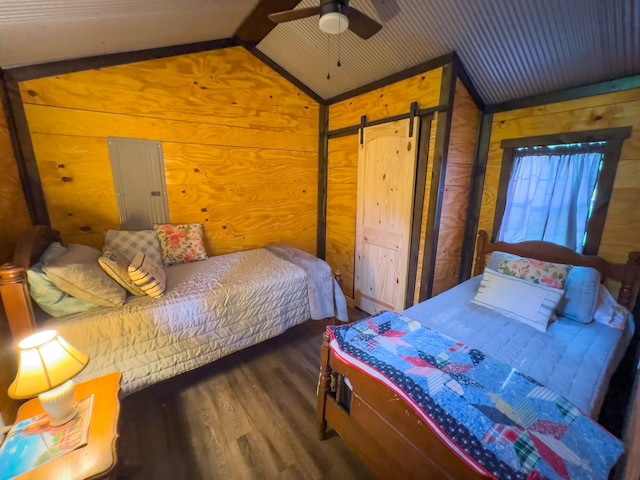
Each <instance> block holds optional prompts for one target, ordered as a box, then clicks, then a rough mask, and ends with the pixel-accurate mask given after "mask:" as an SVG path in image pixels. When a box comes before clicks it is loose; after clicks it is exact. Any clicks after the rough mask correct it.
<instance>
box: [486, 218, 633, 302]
mask: <svg viewBox="0 0 640 480" xmlns="http://www.w3.org/2000/svg"><path fill="white" fill-rule="evenodd" d="M495 251H498V252H506V253H511V254H513V255H519V256H521V257H528V258H535V259H537V260H542V261H544V262H553V263H564V264H567V265H576V266H581V267H591V268H595V269H596V270H598V271H599V272H600V275H601V282H602V283H604V282H605V281H614V282H620V290H619V292H618V298H617V300H618V303H619V304H620V305H622V306H623V307H626V308H628V309H629V310H633V307H634V303H635V299H636V297H635V295H636V294H637V283H638V282H639V281H640V252H630V253H629V259H628V261H627V263H609V262H607V261H606V260H605V259H603V258H601V257H597V256H595V255H580V254H579V253H576V252H574V251H573V250H571V249H570V248H567V247H562V246H560V245H556V244H554V243H548V242H522V243H505V242H495V243H494V242H491V241H490V240H489V235H488V234H487V232H485V231H484V230H480V231H479V232H478V244H477V248H476V262H475V268H474V271H473V274H474V275H480V274H481V273H482V272H483V271H484V267H485V261H486V258H487V255H488V254H490V253H491V252H495Z"/></svg>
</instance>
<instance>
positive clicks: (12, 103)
mask: <svg viewBox="0 0 640 480" xmlns="http://www.w3.org/2000/svg"><path fill="white" fill-rule="evenodd" d="M5 82H6V83H5V85H6V92H7V99H8V103H7V105H8V108H9V114H10V118H9V119H7V121H8V122H9V126H10V131H12V137H14V138H15V140H16V142H15V144H14V154H15V156H16V161H17V163H18V170H19V172H20V179H21V181H22V190H23V192H24V195H25V198H26V201H27V206H28V208H29V215H30V216H31V222H32V223H33V224H34V225H48V226H50V225H51V221H50V219H49V212H48V210H47V204H46V201H45V197H44V191H43V189H42V182H41V180H40V174H39V172H38V164H37V161H36V156H35V152H34V149H33V144H32V142H31V135H30V132H29V125H28V123H27V116H26V112H25V110H24V106H23V104H22V99H21V97H20V86H19V84H18V81H17V80H16V79H15V77H14V76H13V74H12V73H11V71H6V72H5Z"/></svg>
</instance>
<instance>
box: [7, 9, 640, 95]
mask: <svg viewBox="0 0 640 480" xmlns="http://www.w3.org/2000/svg"><path fill="white" fill-rule="evenodd" d="M318 1H319V0H304V1H303V2H301V4H300V5H299V8H303V7H308V6H314V5H317V3H318ZM257 3H258V0H233V1H223V0H0V66H1V67H2V68H8V67H14V66H19V65H30V64H35V63H41V62H50V61H55V60H63V59H70V58H78V57H85V56H95V55H101V54H105V53H116V52H123V51H131V50H140V49H146V48H153V47H160V46H168V45H176V44H183V43H192V42H198V41H204V40H215V39H220V38H227V37H230V36H232V35H233V33H234V32H235V30H236V29H237V27H238V26H239V25H240V24H241V23H242V21H243V20H244V19H245V18H246V17H247V16H248V15H249V13H250V12H251V11H252V9H253V8H254V7H255V5H256V4H257ZM351 4H352V6H354V7H356V8H358V9H360V10H362V11H363V12H365V13H367V14H368V15H370V16H372V17H374V18H376V19H377V20H379V21H380V22H381V23H382V24H383V29H382V31H381V32H379V33H378V34H377V35H375V36H374V37H372V38H371V39H369V40H361V39H360V38H358V37H357V36H355V35H354V34H353V33H351V32H346V33H344V34H342V35H341V36H339V37H335V36H334V37H331V38H328V37H327V35H325V34H323V33H321V32H320V31H319V29H318V25H317V17H314V18H309V19H303V20H298V21H294V22H289V23H286V24H280V25H278V26H277V27H276V28H275V29H274V30H273V31H272V32H271V33H270V34H269V35H268V36H267V37H266V38H265V39H264V40H263V41H262V42H261V43H260V44H259V45H258V48H259V49H260V50H261V51H262V52H263V53H265V54H266V55H268V56H269V57H270V58H271V59H272V60H274V61H275V62H276V63H278V64H280V65H281V66H282V67H284V68H285V69H286V70H288V71H289V72H290V73H291V74H293V75H294V76H295V77H297V78H298V79H299V80H301V81H302V82H303V83H305V84H306V85H308V86H309V87H310V88H311V89H312V90H314V91H315V92H317V93H318V94H319V95H320V96H322V97H324V98H329V97H333V96H335V95H338V94H341V93H344V92H346V91H349V90H352V89H353V88H356V87H359V86H362V85H365V84H367V83H370V82H372V81H375V80H378V79H380V78H383V77H386V76H388V75H390V74H393V73H396V72H399V71H402V70H404V69H406V68H409V67H411V66H413V65H416V64H419V63H421V62H424V61H427V60H430V59H433V58H436V57H438V56H440V55H443V54H446V53H449V52H452V51H457V52H458V54H459V56H460V58H461V59H462V61H463V63H464V65H465V66H466V68H467V70H468V73H469V75H470V77H471V79H472V80H473V82H474V83H475V84H476V86H477V88H478V90H479V92H480V94H481V95H482V97H483V98H484V100H485V101H486V102H487V103H499V102H503V101H508V100H512V99H516V98H522V97H526V96H530V95H534V94H538V93H543V92H549V91H554V90H559V89H563V88H569V87H574V86H579V85H585V84H590V83H595V82H600V81H605V80H610V79H614V78H621V77H625V76H629V75H635V74H640V0H517V1H514V0H352V1H351ZM328 44H329V45H328ZM338 50H339V51H340V59H341V63H342V67H340V68H338V67H337V66H336V65H335V62H336V61H337V58H338ZM327 70H329V71H330V73H331V80H327V79H326V75H327Z"/></svg>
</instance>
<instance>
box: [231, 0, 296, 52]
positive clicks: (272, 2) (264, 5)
mask: <svg viewBox="0 0 640 480" xmlns="http://www.w3.org/2000/svg"><path fill="white" fill-rule="evenodd" d="M299 3H300V0H260V1H259V2H258V4H257V5H256V7H255V8H254V9H253V11H252V12H251V13H250V14H249V16H248V17H247V18H245V19H244V22H242V24H241V25H240V26H239V27H238V29H237V30H236V32H235V33H234V37H235V38H237V39H238V40H239V41H240V42H241V43H243V44H245V45H250V46H256V45H258V44H259V43H260V42H261V41H262V40H263V39H264V38H265V37H266V36H267V35H269V32H271V30H273V29H274V28H275V26H276V24H275V23H273V22H272V21H271V20H269V14H271V13H276V12H281V11H283V10H291V9H293V8H295V7H297V6H298V4H299Z"/></svg>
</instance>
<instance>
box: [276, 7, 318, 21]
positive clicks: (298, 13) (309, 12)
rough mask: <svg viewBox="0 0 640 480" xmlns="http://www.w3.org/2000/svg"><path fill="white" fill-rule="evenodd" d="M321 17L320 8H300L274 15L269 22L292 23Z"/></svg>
mask: <svg viewBox="0 0 640 480" xmlns="http://www.w3.org/2000/svg"><path fill="white" fill-rule="evenodd" d="M314 15H320V7H309V8H298V9H296V10H286V11H284V12H278V13H272V14H271V15H269V20H271V21H272V22H274V23H282V22H290V21H291V20H298V19H300V18H307V17H312V16H314Z"/></svg>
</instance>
